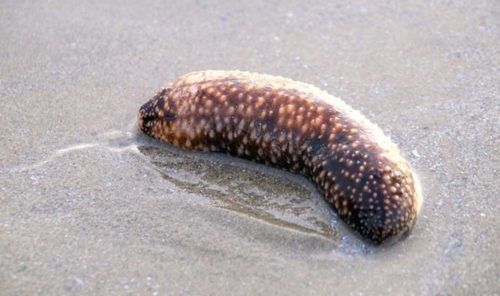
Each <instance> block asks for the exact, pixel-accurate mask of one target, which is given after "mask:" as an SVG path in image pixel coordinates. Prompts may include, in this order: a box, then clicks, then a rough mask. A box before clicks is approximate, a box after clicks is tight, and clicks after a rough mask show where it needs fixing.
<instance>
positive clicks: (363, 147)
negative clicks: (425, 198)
mask: <svg viewBox="0 0 500 296" xmlns="http://www.w3.org/2000/svg"><path fill="white" fill-rule="evenodd" d="M138 125H139V127H140V128H141V129H142V130H143V131H144V132H145V133H146V134H148V135H150V136H152V137H154V138H157V139H159V140H161V141H165V142H168V143H172V144H174V145H176V146H179V147H182V148H187V149H195V150H204V151H220V152H226V153H229V154H232V155H235V156H239V157H243V158H247V159H251V160H254V161H257V162H262V163H266V164H271V165H274V166H277V167H281V168H284V169H287V170H289V171H292V172H296V173H301V174H303V175H305V176H307V177H309V178H311V179H312V180H313V181H314V182H315V184H316V186H317V188H318V190H319V191H320V192H321V193H322V194H323V195H324V196H325V198H326V200H327V201H328V202H329V203H330V204H331V205H332V207H333V209H334V210H335V211H336V212H337V214H338V215H339V217H341V218H342V219H343V220H344V221H345V222H346V223H347V224H349V225H350V226H352V227H353V228H354V229H356V230H357V231H358V232H359V233H360V234H361V235H363V236H364V237H365V238H368V239H370V240H371V241H373V242H375V243H380V242H382V241H384V240H385V239H387V238H389V237H391V236H394V235H397V234H400V233H402V232H407V231H409V230H410V229H411V228H412V226H413V224H414V222H415V219H416V215H417V212H418V209H419V207H420V204H421V194H420V192H419V188H418V183H417V180H416V179H415V175H414V174H413V173H412V171H411V169H410V167H409V165H408V164H407V162H406V161H405V159H404V158H403V157H402V156H401V154H400V152H399V150H398V149H397V147H396V146H395V145H394V144H393V143H392V142H391V141H390V139H389V138H387V137H386V136H384V134H383V133H382V131H381V130H380V129H379V128H378V127H377V126H376V125H374V124H373V123H371V122H369V121H368V120H367V119H366V118H365V117H364V116H363V115H361V114H360V113H359V112H357V111H355V110H353V109H352V108H351V107H350V106H348V105H347V104H345V103H344V102H343V101H342V100H340V99H338V98H335V97H333V96H331V95H329V94H327V93H326V92H323V91H321V90H319V89H318V88H316V87H314V86H312V85H309V84H305V83H300V82H296V81H293V80H289V79H285V78H282V77H276V76H270V75H262V74H255V73H249V72H240V71H202V72H193V73H189V74H186V75H184V76H181V77H180V78H179V79H178V80H176V81H175V82H174V83H172V84H170V85H169V86H168V87H166V88H164V89H162V90H161V91H160V92H159V93H158V94H157V95H155V96H154V97H153V98H152V99H151V100H149V101H148V102H147V103H146V104H144V105H143V106H142V107H141V109H140V111H139V116H138Z"/></svg>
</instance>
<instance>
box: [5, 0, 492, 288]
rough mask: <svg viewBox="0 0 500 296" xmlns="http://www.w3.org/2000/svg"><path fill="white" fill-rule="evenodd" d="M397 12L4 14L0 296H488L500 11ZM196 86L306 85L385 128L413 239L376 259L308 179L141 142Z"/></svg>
mask: <svg viewBox="0 0 500 296" xmlns="http://www.w3.org/2000/svg"><path fill="white" fill-rule="evenodd" d="M398 3H399V2H398ZM398 3H392V2H391V3H390V2H380V1H378V2H377V4H375V3H374V2H373V3H372V2H369V1H366V2H364V1H360V2H356V3H351V2H345V3H344V2H339V1H333V2H332V1H327V2H322V1H314V2H313V3H312V2H307V3H305V2H304V1H286V2H280V1H271V2H269V1H268V2H265V1H262V2H261V1H252V2H248V3H237V2H225V1H170V2H156V1H145V2H142V3H136V2H135V1H130V2H122V3H121V4H120V5H117V4H116V3H114V2H107V1H83V2H81V3H78V4H74V3H73V4H70V3H67V2H65V1H47V2H36V3H31V4H27V3H23V2H17V1H16V2H14V1H13V2H3V3H1V4H0V37H2V38H0V55H1V59H0V100H1V102H2V108H1V109H0V115H1V116H0V204H1V205H2V206H0V266H1V268H0V289H1V290H2V291H3V293H4V294H7V295H11V294H65V293H76V294H96V293H99V294H174V295H177V294H247V295H248V294H251V295H253V294H266V295H267V294H287V295H288V294H305V295H323V294H351V295H364V294H368V295H371V294H394V295H401V294H406V295H412V294H415V295H420V294H431V295H433V294H440V295H441V294H453V295H470V294H498V293H499V292H500V289H499V286H498V282H499V279H500V269H499V266H498V265H499V257H500V254H499V253H500V251H499V248H498V245H499V234H498V233H499V228H498V225H499V224H500V223H499V222H500V221H499V218H498V215H497V213H498V210H499V207H498V189H499V187H500V186H499V182H498V180H497V173H498V168H499V164H500V161H499V160H500V159H499V157H498V155H499V154H498V146H499V144H500V138H499V136H498V135H499V133H498V131H499V130H500V126H499V125H500V123H499V121H498V118H499V115H500V105H499V103H498V102H499V100H498V95H499V88H498V83H497V81H498V77H499V64H500V63H499V62H500V61H499V59H498V56H499V48H498V44H499V41H500V38H499V37H498V36H500V34H499V25H500V24H499V19H498V17H497V15H498V13H499V9H500V7H499V6H498V5H497V3H496V2H494V1H474V3H466V4H463V5H462V4H455V3H446V2H439V1H425V2H418V3H414V4H408V5H406V6H403V5H402V4H398ZM201 69H242V70H251V71H257V72H263V73H270V74H280V75H284V76H288V77H291V78H293V79H296V80H301V81H305V82H309V83H313V84H315V85H317V86H319V87H321V88H323V89H325V90H327V91H328V92H330V93H332V94H334V95H337V96H339V97H342V98H344V99H345V101H346V102H348V103H349V104H350V105H352V106H353V107H355V108H356V109H359V110H361V111H362V112H363V113H365V114H366V115H367V116H368V117H369V118H370V119H371V120H373V121H374V122H376V123H377V124H379V125H380V126H381V127H382V128H383V130H384V131H385V132H386V133H388V134H389V135H390V136H391V137H392V139H393V140H394V141H395V142H396V143H397V144H398V145H399V146H400V148H401V150H402V151H403V153H404V154H405V155H406V156H407V157H408V159H409V160H410V162H411V163H412V165H413V166H414V167H415V169H416V171H417V172H418V173H419V176H420V179H421V183H422V186H423V190H424V196H425V198H424V205H423V208H422V213H421V215H420V217H419V219H418V221H417V224H416V227H415V229H414V230H413V232H412V233H411V234H410V236H409V237H407V238H406V239H404V240H401V241H398V242H394V243H392V244H388V245H384V246H382V247H374V246H372V245H370V244H368V243H366V242H365V241H363V240H361V239H360V238H359V237H358V236H357V235H356V234H354V233H353V232H352V231H351V230H350V229H349V228H348V227H346V226H345V225H343V223H342V222H340V221H339V219H338V218H337V217H336V216H335V214H334V213H333V212H332V211H331V210H330V208H329V207H328V206H327V204H326V203H325V202H324V201H323V200H322V198H321V196H320V195H319V194H318V193H317V192H316V190H315V189H314V186H313V184H312V183H311V182H309V181H308V180H306V179H305V178H303V177H300V176H297V175H293V174H290V173H287V172H283V171H281V170H277V169H274V168H270V167H266V166H263V165H259V164H255V163H252V162H249V161H244V160H239V159H236V158H232V157H229V156H226V155H222V154H210V153H200V152H187V151H182V150H179V149H176V148H173V147H171V146H168V145H164V144H160V143H158V142H156V141H154V140H152V139H150V138H148V137H146V136H144V135H142V134H141V133H139V132H138V131H137V130H136V128H135V116H136V112H137V110H138V108H139V106H140V105H141V104H142V103H144V102H145V101H146V100H147V99H148V98H149V97H150V96H152V95H153V94H154V93H155V92H156V90H157V89H158V88H160V87H161V86H162V85H164V84H165V83H166V82H167V81H170V80H172V79H174V78H175V77H176V76H178V75H180V74H183V73H185V72H188V71H191V70H201Z"/></svg>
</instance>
